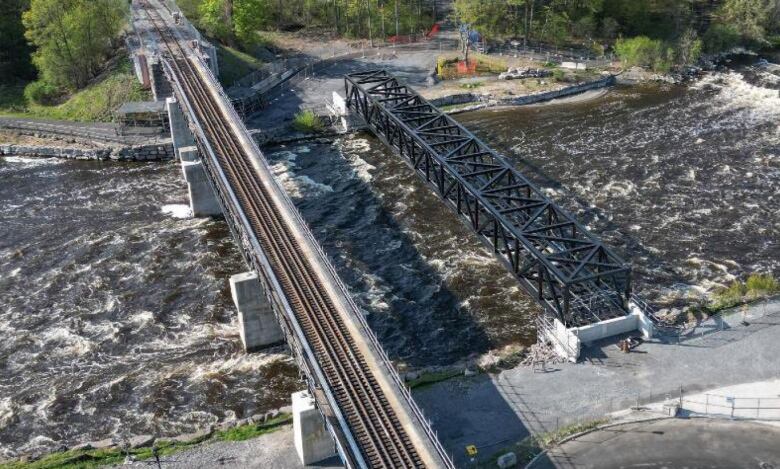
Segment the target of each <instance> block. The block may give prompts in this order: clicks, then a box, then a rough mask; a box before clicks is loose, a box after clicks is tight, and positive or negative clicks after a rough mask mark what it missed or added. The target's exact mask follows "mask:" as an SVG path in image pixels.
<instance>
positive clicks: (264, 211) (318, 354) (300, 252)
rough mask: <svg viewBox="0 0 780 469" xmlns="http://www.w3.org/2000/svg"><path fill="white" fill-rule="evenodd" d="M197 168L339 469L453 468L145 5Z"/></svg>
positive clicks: (224, 114) (218, 94)
mask: <svg viewBox="0 0 780 469" xmlns="http://www.w3.org/2000/svg"><path fill="white" fill-rule="evenodd" d="M144 4H145V6H146V10H145V11H146V12H147V14H148V16H149V20H150V21H151V22H152V23H153V24H154V26H155V28H156V29H157V32H158V34H159V37H160V39H161V42H162V43H163V45H164V48H162V49H161V55H162V57H161V60H162V62H163V65H164V68H165V73H166V75H167V77H168V79H169V80H170V82H171V83H172V85H173V89H174V92H175V94H176V97H177V99H178V101H179V104H180V105H181V107H182V110H183V111H184V114H185V116H186V118H187V120H188V124H189V126H190V129H191V130H192V131H193V134H194V135H195V139H196V144H197V147H198V151H199V154H200V158H201V163H202V164H203V166H204V169H205V170H206V173H207V175H208V178H209V181H210V183H211V185H212V187H213V189H214V191H215V193H216V194H217V197H218V198H219V201H220V204H221V206H222V209H223V213H224V215H225V219H226V221H227V223H228V225H229V226H230V229H231V231H232V233H233V236H234V237H235V239H236V240H237V241H238V242H239V245H240V248H241V251H242V254H243V256H244V258H245V260H246V261H247V263H248V264H249V265H250V266H251V267H252V268H253V269H254V270H255V271H256V272H258V277H259V278H260V279H261V282H262V283H263V287H264V290H265V293H266V295H267V299H268V301H269V302H270V303H271V305H272V306H273V308H274V312H275V314H276V316H277V319H278V320H279V323H280V324H281V326H282V329H283V331H284V332H285V335H286V339H287V343H288V345H289V346H290V349H291V350H292V352H293V354H294V356H295V358H296V360H297V362H298V365H299V367H300V369H301V373H302V374H303V375H304V376H305V378H306V382H307V384H308V387H309V389H310V391H311V394H312V396H313V397H314V398H315V399H316V401H317V407H318V408H319V410H320V411H321V412H322V414H323V417H324V418H325V423H326V426H327V428H328V430H329V431H330V432H331V433H332V434H333V436H334V440H335V444H336V448H337V450H338V452H339V454H340V456H341V458H342V460H343V461H344V463H345V465H346V466H347V467H348V468H368V467H371V468H401V467H403V468H422V467H432V468H433V467H436V468H446V469H450V468H454V465H453V464H452V462H451V460H450V458H449V456H448V454H447V453H446V451H445V450H444V449H443V447H442V446H441V445H440V444H439V441H438V439H437V436H436V434H435V433H434V432H433V430H432V429H431V427H430V425H429V423H428V421H427V420H426V419H425V417H424V416H423V415H422V412H421V411H420V409H419V408H418V407H417V405H416V404H415V402H414V400H413V399H412V396H411V393H410V392H409V390H408V389H407V388H406V387H405V385H404V383H403V381H402V380H401V378H400V377H399V376H398V374H397V373H396V371H395V369H394V368H393V365H392V363H391V362H390V360H389V359H388V357H387V355H385V353H384V351H383V350H382V347H381V345H380V344H379V342H378V340H377V339H376V336H375V335H374V334H373V332H372V331H371V329H370V328H369V326H368V325H367V324H366V322H365V320H364V319H363V315H362V314H361V312H360V311H359V309H358V308H357V306H356V305H355V304H354V303H353V302H352V300H351V299H350V297H349V294H348V291H347V289H346V287H345V286H344V285H343V284H342V283H341V281H340V280H339V278H338V276H337V275H336V273H335V270H334V269H333V267H332V266H331V264H330V262H329V261H328V259H327V257H326V256H325V254H324V252H323V251H322V250H321V248H320V247H319V245H318V244H317V242H316V241H315V239H314V237H313V235H312V234H311V232H310V231H309V229H308V228H307V226H306V223H305V222H304V221H303V219H302V218H301V216H300V214H299V213H298V211H297V210H296V209H295V207H294V206H293V204H292V202H291V201H290V199H289V197H288V196H287V195H286V194H285V192H284V190H283V189H282V188H281V187H280V186H279V185H278V183H277V182H276V181H275V179H274V177H273V175H272V173H271V172H270V170H269V167H268V163H267V161H266V160H265V158H264V156H263V154H262V153H261V152H260V150H259V149H258V148H257V146H256V145H255V143H254V141H253V140H252V138H251V137H250V135H249V133H248V131H247V129H246V128H245V127H244V125H243V123H242V121H241V119H240V118H239V117H238V115H237V114H236V113H235V110H234V109H233V108H232V107H231V105H230V101H229V99H228V98H227V96H226V95H225V94H224V91H223V90H222V87H221V86H220V85H219V83H218V82H217V80H216V79H215V78H214V76H213V75H212V74H211V72H210V71H209V70H208V68H207V67H205V66H204V64H203V63H202V62H201V61H200V59H198V58H196V57H195V56H194V55H193V54H191V51H189V50H188V46H187V45H184V41H182V39H181V38H180V37H179V36H177V34H176V32H175V29H174V28H173V27H172V24H173V22H172V19H171V18H170V17H169V16H170V15H165V13H164V11H163V10H162V9H161V8H160V6H159V2H158V1H157V0H145V1H144Z"/></svg>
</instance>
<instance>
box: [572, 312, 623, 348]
mask: <svg viewBox="0 0 780 469" xmlns="http://www.w3.org/2000/svg"><path fill="white" fill-rule="evenodd" d="M636 329H637V317H636V316H635V315H633V314H629V315H627V316H623V317H619V318H615V319H608V320H606V321H600V322H597V323H595V324H590V325H588V326H583V327H576V328H572V329H571V330H572V332H573V333H574V334H575V335H576V336H577V337H578V338H579V339H580V341H581V342H583V343H590V342H595V341H597V340H600V339H604V338H607V337H612V336H616V335H620V334H625V333H626V332H631V331H634V330H636Z"/></svg>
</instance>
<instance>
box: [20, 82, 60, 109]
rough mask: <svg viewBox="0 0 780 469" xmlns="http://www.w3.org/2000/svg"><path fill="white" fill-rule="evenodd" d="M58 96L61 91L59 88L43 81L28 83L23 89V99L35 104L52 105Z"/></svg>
mask: <svg viewBox="0 0 780 469" xmlns="http://www.w3.org/2000/svg"><path fill="white" fill-rule="evenodd" d="M60 96H62V91H60V89H59V88H57V87H56V86H54V85H51V84H49V83H47V82H45V81H43V80H37V81H33V82H30V83H29V84H28V85H27V86H26V87H25V88H24V97H25V99H27V101H28V102H32V103H35V104H43V105H52V104H54V103H55V102H56V101H57V98H58V97H60Z"/></svg>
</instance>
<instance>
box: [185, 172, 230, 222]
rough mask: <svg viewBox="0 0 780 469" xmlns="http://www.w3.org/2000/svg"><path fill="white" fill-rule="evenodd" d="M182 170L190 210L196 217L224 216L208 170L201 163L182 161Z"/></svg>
mask: <svg viewBox="0 0 780 469" xmlns="http://www.w3.org/2000/svg"><path fill="white" fill-rule="evenodd" d="M181 169H182V172H183V173H184V179H185V180H186V181H187V190H188V192H189V196H190V209H191V210H192V216H194V217H211V216H218V215H222V207H220V205H219V200H217V196H216V195H215V194H214V189H212V187H211V184H210V183H209V180H208V176H207V175H206V170H205V169H204V168H203V164H202V163H201V162H200V161H182V162H181Z"/></svg>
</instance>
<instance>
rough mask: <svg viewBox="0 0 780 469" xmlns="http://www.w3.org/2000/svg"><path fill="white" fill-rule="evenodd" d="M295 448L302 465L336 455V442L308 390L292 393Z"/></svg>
mask: <svg viewBox="0 0 780 469" xmlns="http://www.w3.org/2000/svg"><path fill="white" fill-rule="evenodd" d="M292 412H293V438H294V440H295V450H296V451H297V452H298V457H299V458H300V459H301V464H303V465H304V466H306V465H309V464H312V463H316V462H318V461H322V460H323V459H328V458H331V457H333V456H335V455H336V444H335V442H334V441H333V437H332V436H331V435H330V433H329V432H328V429H327V428H326V427H325V420H324V419H323V418H322V414H320V411H319V410H317V407H316V406H315V405H314V399H312V397H311V396H310V395H309V391H300V392H296V393H294V394H293V395H292Z"/></svg>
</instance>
